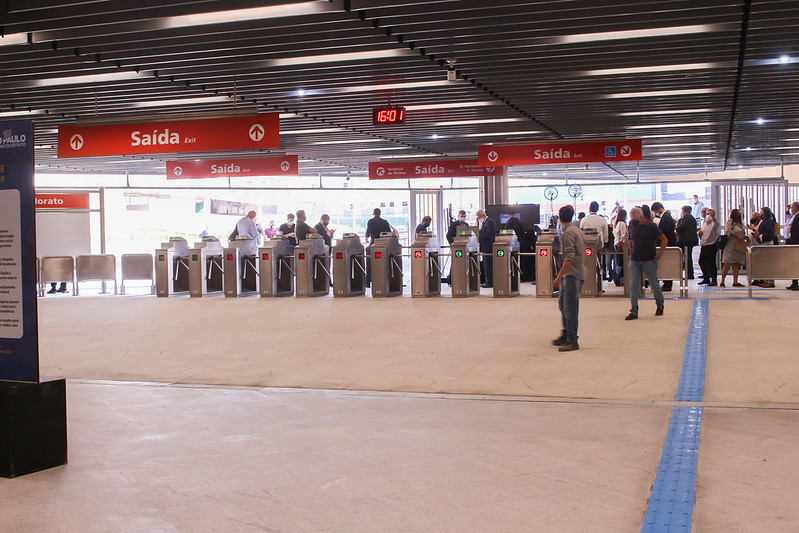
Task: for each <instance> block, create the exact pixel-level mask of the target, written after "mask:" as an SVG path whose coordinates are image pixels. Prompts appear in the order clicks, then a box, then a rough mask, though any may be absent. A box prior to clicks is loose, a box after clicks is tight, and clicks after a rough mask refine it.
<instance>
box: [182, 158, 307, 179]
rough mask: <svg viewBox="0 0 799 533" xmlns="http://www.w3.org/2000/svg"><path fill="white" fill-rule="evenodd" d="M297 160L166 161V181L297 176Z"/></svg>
mask: <svg viewBox="0 0 799 533" xmlns="http://www.w3.org/2000/svg"><path fill="white" fill-rule="evenodd" d="M298 164H299V158H298V157H297V156H296V155H286V156H282V157H253V158H246V159H245V158H241V159H209V160H196V161H167V162H166V179H168V180H178V179H203V178H236V177H240V176H297V175H299V168H298Z"/></svg>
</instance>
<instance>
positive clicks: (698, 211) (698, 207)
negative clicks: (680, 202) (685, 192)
mask: <svg viewBox="0 0 799 533" xmlns="http://www.w3.org/2000/svg"><path fill="white" fill-rule="evenodd" d="M703 207H705V204H704V203H702V202H701V201H700V200H699V197H698V196H697V195H694V205H693V207H691V216H692V217H694V220H696V221H699V220H701V218H702V208H703Z"/></svg>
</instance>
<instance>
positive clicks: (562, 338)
mask: <svg viewBox="0 0 799 533" xmlns="http://www.w3.org/2000/svg"><path fill="white" fill-rule="evenodd" d="M567 342H569V341H567V340H566V334H565V333H564V334H563V335H561V336H560V337H558V338H557V339H555V340H554V341H552V346H563V345H565V344H566V343H567Z"/></svg>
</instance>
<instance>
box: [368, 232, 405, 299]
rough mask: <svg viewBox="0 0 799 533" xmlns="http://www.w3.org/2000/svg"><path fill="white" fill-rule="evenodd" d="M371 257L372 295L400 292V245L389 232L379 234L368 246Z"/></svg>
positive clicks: (387, 295) (374, 296)
mask: <svg viewBox="0 0 799 533" xmlns="http://www.w3.org/2000/svg"><path fill="white" fill-rule="evenodd" d="M369 254H370V255H371V258H372V261H371V263H372V297H373V298H385V297H389V296H400V295H401V294H402V245H400V243H399V240H398V239H397V237H396V235H394V234H393V233H390V232H384V233H381V234H380V237H379V238H377V239H375V242H374V244H372V246H370V247H369Z"/></svg>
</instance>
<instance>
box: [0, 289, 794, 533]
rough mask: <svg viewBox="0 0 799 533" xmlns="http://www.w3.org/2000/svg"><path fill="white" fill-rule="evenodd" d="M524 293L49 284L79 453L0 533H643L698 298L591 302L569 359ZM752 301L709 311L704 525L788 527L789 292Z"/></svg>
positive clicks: (53, 362) (10, 484)
mask: <svg viewBox="0 0 799 533" xmlns="http://www.w3.org/2000/svg"><path fill="white" fill-rule="evenodd" d="M524 289H525V292H526V295H524V296H521V297H518V298H512V299H493V298H490V297H486V296H481V297H479V298H471V299H461V300H453V299H451V298H437V299H430V300H424V299H412V298H409V297H404V298H394V299H386V300H372V299H371V298H356V299H350V300H340V299H333V298H323V299H296V298H289V299H279V300H262V299H259V298H243V299H239V300H225V299H223V298H209V299H202V300H189V299H185V298H176V299H168V300H164V299H155V298H152V297H141V296H126V297H113V296H102V297H98V296H90V292H87V291H85V290H84V291H82V296H80V297H77V298H72V297H66V296H64V297H55V298H52V297H47V298H44V299H42V300H40V331H41V332H42V334H41V363H42V374H43V375H46V376H66V377H68V378H70V379H71V381H70V382H69V431H70V464H69V465H67V466H65V467H60V468H56V469H51V470H48V471H45V472H40V473H37V474H32V475H29V476H25V477H23V478H18V479H13V480H2V479H0V529H2V531H3V532H4V533H5V531H12V532H27V531H111V530H114V531H220V530H226V531H491V532H494V531H514V532H515V531H553V532H564V531H565V532H571V531H613V532H618V531H638V530H639V529H640V525H641V521H642V518H643V514H644V511H645V509H646V504H647V498H648V496H649V490H650V485H651V483H652V480H653V478H654V475H655V470H656V468H657V464H658V461H659V456H660V450H661V447H662V445H663V439H664V437H665V434H666V429H667V425H668V418H669V413H670V410H671V405H673V401H672V400H673V398H674V393H675V391H676V387H677V381H678V379H679V374H680V368H681V364H682V354H683V349H684V344H685V334H686V330H687V327H688V321H689V318H690V313H691V309H692V302H691V301H688V300H685V301H677V300H667V302H666V315H665V316H664V317H657V318H656V317H654V316H652V315H653V312H654V304H653V303H652V302H651V300H649V301H644V302H642V306H641V318H640V319H639V320H638V321H635V322H625V321H624V320H623V317H624V315H626V313H627V310H628V306H629V303H628V301H626V300H624V299H623V298H620V297H614V296H613V295H612V293H613V292H614V291H613V290H609V291H608V294H607V295H606V296H604V297H602V298H598V299H597V298H593V299H583V300H581V331H580V343H581V347H582V349H581V350H580V351H579V352H576V353H571V354H559V353H558V352H557V351H556V350H555V349H554V348H553V347H552V346H551V345H550V344H549V341H550V339H551V338H552V337H554V336H555V335H556V334H557V332H558V329H559V315H558V314H557V304H556V301H555V300H551V299H535V298H532V297H530V296H529V294H530V292H531V289H532V288H531V287H529V286H526V287H525V288H524ZM694 291H695V287H694V286H692V294H696V293H695V292H694ZM731 295H735V296H739V297H740V296H745V292H742V291H727V292H720V291H713V292H711V293H709V294H699V295H698V296H700V297H711V298H717V297H722V296H723V297H728V296H731ZM670 296H672V297H673V296H675V293H672V294H671V295H670ZM756 296H769V297H771V298H772V300H770V301H743V300H713V301H711V303H710V322H709V333H708V355H707V359H708V362H707V379H706V397H705V400H706V401H707V402H708V404H709V405H713V406H715V407H708V408H706V409H705V417H704V418H705V422H704V425H703V427H702V434H701V446H700V457H699V460H700V461H699V477H698V482H697V503H696V508H695V512H694V530H695V531H703V532H704V531H797V530H799V516H797V514H796V513H795V512H794V511H793V510H792V509H793V506H792V503H791V501H790V496H791V495H792V494H795V493H796V492H797V490H799V481H797V480H796V479H795V476H793V475H791V473H792V472H793V471H795V470H796V466H797V462H799V457H797V454H796V453H795V452H794V448H796V446H795V443H796V440H797V439H799V430H797V429H796V424H795V420H794V419H795V418H796V413H797V410H796V407H797V405H799V402H797V401H796V392H795V390H796V388H795V383H797V382H799V364H796V363H795V362H794V361H793V359H792V358H791V353H792V351H795V350H792V344H791V341H790V339H791V338H792V332H793V330H795V329H796V327H797V324H796V323H795V321H794V320H793V319H792V318H790V317H792V316H793V315H794V311H795V309H796V307H797V305H799V303H797V299H796V294H795V293H791V292H789V291H785V290H779V291H778V290H772V291H765V290H758V291H757V293H756ZM742 317H744V318H742ZM763 331H770V332H771V333H770V334H769V335H765V336H764V335H762V334H760V333H761V332H763ZM104 380H108V381H104ZM120 381H125V382H126V383H121V382H120ZM136 381H143V382H148V383H135V382H136ZM149 382H152V383H149ZM188 384H199V385H188ZM281 387H291V388H281ZM330 389H339V390H330Z"/></svg>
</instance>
